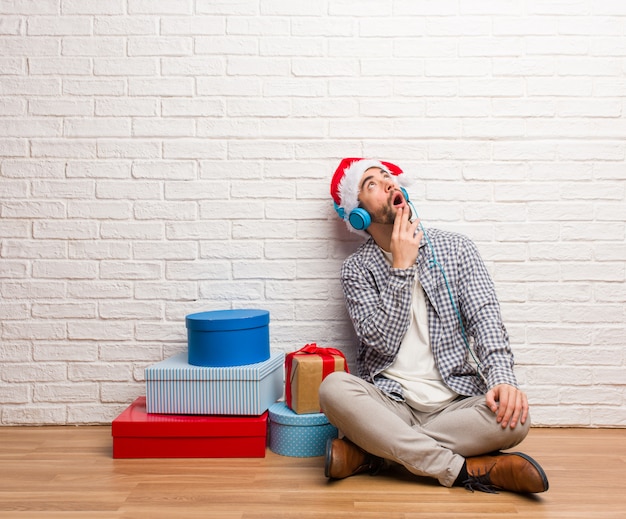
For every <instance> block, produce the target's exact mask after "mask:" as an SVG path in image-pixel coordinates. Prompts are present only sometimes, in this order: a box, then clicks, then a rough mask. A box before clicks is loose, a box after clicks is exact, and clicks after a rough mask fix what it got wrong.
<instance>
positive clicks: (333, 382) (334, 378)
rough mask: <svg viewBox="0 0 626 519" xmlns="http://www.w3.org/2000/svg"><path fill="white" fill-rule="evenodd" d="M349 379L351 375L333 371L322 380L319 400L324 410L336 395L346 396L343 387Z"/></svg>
mask: <svg viewBox="0 0 626 519" xmlns="http://www.w3.org/2000/svg"><path fill="white" fill-rule="evenodd" d="M349 377H350V375H349V374H348V373H346V372H345V371H333V372H332V373H330V374H329V375H327V376H326V378H324V380H322V383H321V384H320V387H319V399H320V404H321V405H322V408H323V407H324V405H325V404H327V403H328V402H329V401H332V400H333V397H335V396H336V395H341V394H344V391H343V389H342V386H343V385H344V384H345V383H346V380H347V379H348V378H349Z"/></svg>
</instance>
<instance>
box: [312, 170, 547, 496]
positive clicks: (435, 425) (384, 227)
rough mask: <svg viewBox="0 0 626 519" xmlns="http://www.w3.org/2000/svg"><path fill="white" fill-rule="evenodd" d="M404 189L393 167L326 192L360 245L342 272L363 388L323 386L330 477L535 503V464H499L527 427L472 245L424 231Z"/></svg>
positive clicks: (335, 380)
mask: <svg viewBox="0 0 626 519" xmlns="http://www.w3.org/2000/svg"><path fill="white" fill-rule="evenodd" d="M404 178H405V175H404V173H403V172H402V170H401V169H400V168H399V167H398V166H396V165H394V164H391V163H388V162H379V161H376V160H364V159H344V160H343V161H341V164H340V165H339V167H338V168H337V170H336V172H335V174H334V176H333V180H332V182H331V194H332V196H333V199H334V202H335V209H336V210H337V212H338V214H339V215H340V216H341V217H342V218H343V219H344V220H345V221H346V223H347V225H348V227H349V228H350V229H351V230H353V231H355V232H358V233H360V234H362V235H364V236H367V237H368V239H367V241H366V242H365V243H364V244H363V245H361V246H360V247H359V249H358V250H357V251H356V252H355V253H354V254H352V255H351V256H350V257H349V258H347V259H346V260H345V262H344V264H343V267H342V270H341V283H342V287H343V290H344V295H345V300H346V307H347V309H348V313H349V315H350V318H351V320H352V323H353V325H354V329H355V331H356V335H357V337H358V340H359V347H358V353H357V359H356V363H357V366H356V368H357V369H356V373H357V375H358V376H356V375H353V374H348V373H344V372H336V373H332V374H331V375H329V376H328V377H326V379H325V380H324V381H323V383H322V385H321V387H320V402H321V404H322V410H323V411H324V413H325V414H326V416H327V417H328V419H329V421H330V422H331V423H332V424H333V425H335V426H336V427H337V428H338V429H339V430H340V431H341V432H342V433H343V435H344V438H342V439H335V440H332V441H330V442H329V443H328V446H327V452H326V464H325V474H326V476H327V477H329V478H331V479H341V478H345V477H348V476H353V475H355V474H359V473H362V472H372V473H373V472H376V471H378V470H379V469H380V468H381V467H383V466H384V465H386V464H387V463H388V462H395V463H399V464H401V465H403V466H404V467H406V469H408V470H409V471H410V472H412V473H413V474H416V475H419V476H428V477H432V478H436V479H437V480H438V481H439V482H440V484H442V485H444V486H447V487H451V486H455V485H457V486H465V487H466V488H468V489H470V490H481V491H486V492H494V491H496V490H509V491H514V492H521V493H536V492H544V491H546V490H547V489H548V480H547V477H546V475H545V473H544V471H543V470H542V468H541V467H540V466H539V464H538V463H537V462H536V461H535V460H533V459H532V458H531V457H529V456H527V455H526V454H522V453H511V452H509V453H503V452H501V450H505V449H510V448H512V447H514V446H515V445H517V444H518V443H520V442H521V441H522V440H523V439H524V438H525V437H526V435H527V434H528V431H529V428H530V419H529V416H528V400H527V397H526V395H525V394H524V393H523V392H522V391H520V390H519V388H518V386H517V381H516V378H515V375H514V372H513V354H512V352H511V349H510V347H509V340H508V335H507V332H506V329H505V327H504V325H503V324H502V320H501V316H500V309H499V304H498V301H497V298H496V294H495V290H494V286H493V282H492V280H491V278H490V276H489V274H488V272H487V269H486V268H485V265H484V263H483V261H482V259H481V258H480V255H479V253H478V250H477V248H476V246H475V245H474V244H473V243H472V242H471V241H470V240H469V239H468V238H466V237H464V236H461V235H459V234H455V233H450V232H444V231H440V230H435V229H428V230H424V228H423V227H422V226H421V224H420V222H419V219H417V218H416V216H417V215H416V214H412V213H413V212H414V208H413V210H412V204H411V203H410V201H409V200H408V194H407V193H406V191H405V190H403V188H401V187H400V184H401V183H402V184H404Z"/></svg>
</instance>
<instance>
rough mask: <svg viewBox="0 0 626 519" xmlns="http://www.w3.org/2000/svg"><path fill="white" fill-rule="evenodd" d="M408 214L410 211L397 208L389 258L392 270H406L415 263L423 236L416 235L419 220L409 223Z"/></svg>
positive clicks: (404, 208)
mask: <svg viewBox="0 0 626 519" xmlns="http://www.w3.org/2000/svg"><path fill="white" fill-rule="evenodd" d="M410 213H411V210H410V209H409V208H408V207H399V208H398V210H397V212H396V218H395V220H394V221H393V231H392V233H391V256H392V258H393V267H394V268H399V269H408V268H409V267H411V266H412V265H413V264H414V263H415V260H416V259H417V253H418V251H419V246H420V242H421V241H422V237H423V236H424V233H423V231H420V232H418V233H417V234H416V231H417V227H418V226H419V220H415V221H414V222H413V223H411V222H409V214H410Z"/></svg>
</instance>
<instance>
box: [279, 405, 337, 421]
mask: <svg viewBox="0 0 626 519" xmlns="http://www.w3.org/2000/svg"><path fill="white" fill-rule="evenodd" d="M269 414H270V421H271V422H276V423H282V424H284V425H326V424H328V418H326V415H325V414H324V413H308V414H297V413H294V412H293V411H292V410H291V409H289V408H288V407H287V404H286V403H285V402H276V403H275V404H272V405H271V406H270V408H269Z"/></svg>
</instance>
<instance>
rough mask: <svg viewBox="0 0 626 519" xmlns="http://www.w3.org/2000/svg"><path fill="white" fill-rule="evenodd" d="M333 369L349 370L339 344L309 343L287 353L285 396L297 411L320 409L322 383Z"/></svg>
mask: <svg viewBox="0 0 626 519" xmlns="http://www.w3.org/2000/svg"><path fill="white" fill-rule="evenodd" d="M333 371H345V372H347V373H349V372H350V371H349V370H348V363H347V362H346V358H345V356H344V354H343V353H342V352H341V351H339V350H337V349H335V348H319V347H318V346H317V344H315V343H311V344H307V345H306V346H304V347H303V348H300V349H299V350H298V351H294V352H292V353H288V354H287V355H286V357H285V372H286V387H285V400H286V402H287V406H288V407H289V409H291V410H292V411H294V412H295V413H297V414H308V413H319V412H320V401H319V397H318V392H319V387H320V384H321V383H322V380H324V379H325V378H326V377H327V376H328V375H330V374H331V373H332V372H333Z"/></svg>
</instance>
